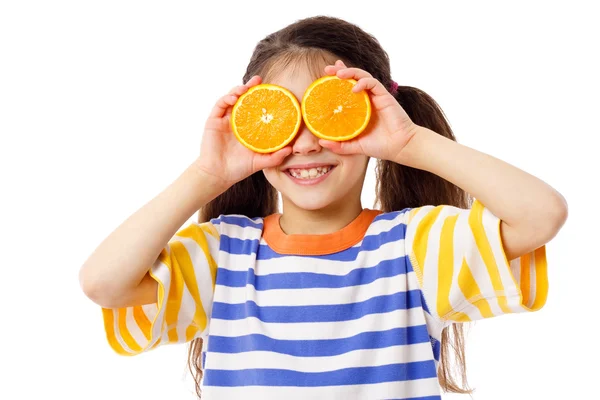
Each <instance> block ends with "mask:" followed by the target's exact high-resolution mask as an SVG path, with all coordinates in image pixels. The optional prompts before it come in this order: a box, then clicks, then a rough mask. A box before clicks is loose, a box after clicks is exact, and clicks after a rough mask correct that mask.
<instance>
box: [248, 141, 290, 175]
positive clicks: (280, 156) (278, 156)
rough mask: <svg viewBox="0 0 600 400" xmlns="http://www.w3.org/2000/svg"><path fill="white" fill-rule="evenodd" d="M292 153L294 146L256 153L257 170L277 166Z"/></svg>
mask: <svg viewBox="0 0 600 400" xmlns="http://www.w3.org/2000/svg"><path fill="white" fill-rule="evenodd" d="M290 154H292V146H285V147H284V148H283V149H280V150H277V151H276V152H274V153H269V154H258V153H257V154H256V162H255V163H256V165H255V170H257V171H260V170H262V169H265V168H270V167H276V166H278V165H280V164H281V163H282V162H283V160H284V159H285V158H286V157H287V156H289V155H290Z"/></svg>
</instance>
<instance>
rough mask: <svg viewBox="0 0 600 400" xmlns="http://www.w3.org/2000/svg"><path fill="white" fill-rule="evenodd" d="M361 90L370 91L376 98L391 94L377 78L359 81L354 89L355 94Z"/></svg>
mask: <svg viewBox="0 0 600 400" xmlns="http://www.w3.org/2000/svg"><path fill="white" fill-rule="evenodd" d="M361 90H369V91H371V93H373V94H374V95H375V96H383V95H386V94H390V92H388V91H387V89H386V88H385V87H383V85H382V84H381V82H379V81H378V80H377V79H375V78H361V79H359V80H358V82H357V83H356V85H354V87H353V88H352V91H353V92H354V93H358V92H360V91H361Z"/></svg>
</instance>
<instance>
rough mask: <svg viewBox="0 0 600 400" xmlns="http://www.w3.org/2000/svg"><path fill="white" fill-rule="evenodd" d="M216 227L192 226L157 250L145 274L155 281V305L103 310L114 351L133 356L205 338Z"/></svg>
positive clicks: (215, 251) (214, 270)
mask: <svg viewBox="0 0 600 400" xmlns="http://www.w3.org/2000/svg"><path fill="white" fill-rule="evenodd" d="M215 226H216V225H214V224H212V223H211V222H206V223H202V224H198V223H191V224H190V225H188V226H186V227H185V228H183V229H181V230H180V231H178V232H177V233H176V234H175V236H173V238H172V239H171V240H170V241H169V243H168V244H167V246H166V247H165V248H164V249H163V250H162V251H161V253H160V255H159V257H158V258H157V260H156V262H155V263H154V264H153V265H152V266H151V268H150V271H149V272H150V276H151V277H152V278H153V279H155V280H156V281H157V282H158V296H157V297H158V300H157V302H156V303H154V304H145V305H141V306H132V307H125V308H117V309H108V308H102V314H103V319H104V329H105V332H106V337H107V339H108V343H109V344H110V346H111V348H112V349H113V350H114V351H116V352H117V353H118V354H120V355H130V356H131V355H136V354H140V353H142V352H145V351H148V350H151V349H154V348H156V347H158V346H160V345H164V344H171V343H185V342H189V341H191V340H193V339H195V338H198V337H202V336H203V335H204V334H205V332H206V331H207V328H208V319H209V317H210V313H211V308H212V298H213V293H214V286H215V280H216V273H217V264H216V262H215V259H216V255H217V252H218V250H219V232H218V230H217V228H216V227H215Z"/></svg>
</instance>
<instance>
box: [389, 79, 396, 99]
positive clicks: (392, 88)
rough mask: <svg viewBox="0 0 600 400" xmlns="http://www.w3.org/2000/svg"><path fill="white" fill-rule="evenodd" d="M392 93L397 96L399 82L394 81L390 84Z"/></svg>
mask: <svg viewBox="0 0 600 400" xmlns="http://www.w3.org/2000/svg"><path fill="white" fill-rule="evenodd" d="M390 93H391V94H392V95H393V96H395V95H396V93H398V83H396V82H395V81H392V84H391V85H390Z"/></svg>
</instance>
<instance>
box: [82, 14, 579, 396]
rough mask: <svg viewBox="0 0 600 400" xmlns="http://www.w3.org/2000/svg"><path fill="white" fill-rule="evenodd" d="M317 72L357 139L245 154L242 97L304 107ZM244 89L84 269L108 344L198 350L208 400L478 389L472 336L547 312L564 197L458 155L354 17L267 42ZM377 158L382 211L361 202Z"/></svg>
mask: <svg viewBox="0 0 600 400" xmlns="http://www.w3.org/2000/svg"><path fill="white" fill-rule="evenodd" d="M325 74H328V75H334V74H335V75H337V76H338V77H340V78H344V79H345V78H353V79H356V80H357V81H358V83H357V84H356V86H355V87H354V89H353V90H355V91H361V90H365V91H367V92H368V93H369V95H370V96H371V100H372V105H373V115H372V119H371V122H370V124H369V127H368V129H367V130H366V131H365V132H363V134H361V135H360V136H359V137H357V138H356V139H354V140H352V141H349V142H342V143H339V142H327V141H323V140H319V139H317V138H316V137H315V136H314V135H312V134H311V133H310V131H309V130H308V129H306V127H304V126H303V127H302V128H301V130H300V131H299V133H298V135H297V137H296V138H295V140H294V141H293V142H292V144H290V145H289V146H288V147H286V148H284V149H282V150H279V151H278V152H276V153H273V154H269V155H264V154H263V155H261V154H256V153H252V152H251V151H250V150H247V149H246V148H245V147H243V146H242V145H241V144H240V143H239V142H238V141H237V140H236V139H235V137H234V135H233V134H232V132H231V131H230V125H229V120H228V119H229V114H230V111H231V107H232V106H233V105H234V104H235V102H236V100H237V99H238V98H239V96H240V95H242V94H243V93H244V92H245V91H247V90H248V88H250V87H252V86H255V85H257V84H259V83H261V82H269V83H273V84H277V85H280V86H283V87H285V88H287V89H289V90H290V91H291V92H292V93H293V94H294V95H295V96H297V98H298V99H299V100H300V99H301V98H302V95H303V93H304V91H305V90H306V88H307V87H308V86H309V85H310V83H311V82H313V81H314V80H315V79H316V78H318V77H320V76H323V75H325ZM243 81H244V82H245V84H244V85H242V86H238V87H235V88H233V89H232V90H231V91H230V92H229V93H228V94H227V95H225V96H223V97H222V98H221V99H219V100H218V102H217V103H216V105H215V107H214V109H213V110H212V112H211V114H210V116H209V118H208V121H207V122H206V126H205V131H204V133H203V137H202V146H201V152H200V156H199V158H198V159H197V160H195V161H194V162H193V163H191V165H190V166H189V168H187V169H186V170H185V171H184V172H183V173H182V174H181V176H180V177H178V179H176V180H175V181H174V182H173V183H172V184H171V185H170V186H169V187H167V188H166V189H165V190H164V191H163V192H162V193H160V194H159V195H158V196H157V197H156V198H154V199H153V200H152V201H150V202H149V203H148V204H146V205H144V206H143V207H142V208H141V209H140V210H138V211H137V212H136V213H135V214H133V215H132V216H131V217H129V218H128V219H127V220H126V221H125V222H124V223H123V224H122V225H121V226H119V227H118V228H117V229H116V230H115V231H114V232H113V233H112V234H111V235H110V236H108V237H107V238H106V239H105V240H104V242H103V243H101V244H100V246H99V247H98V248H97V249H96V251H95V252H94V253H93V254H92V255H91V256H90V257H89V259H88V260H87V261H86V263H85V265H83V267H82V269H81V272H80V281H81V285H82V288H83V291H84V292H85V293H86V294H87V296H89V298H91V299H92V300H93V301H94V302H96V303H97V304H99V305H100V306H101V307H102V311H103V317H104V323H105V329H106V332H107V337H108V342H109V343H110V346H111V347H112V349H114V350H115V351H116V352H117V353H119V354H122V355H134V354H139V353H141V352H144V351H149V350H151V349H155V348H156V347H158V346H160V345H165V344H170V343H191V347H190V353H189V360H188V361H189V364H190V368H191V369H192V371H193V372H195V378H196V390H197V392H198V395H200V391H202V394H203V396H204V398H206V399H234V398H247V399H253V398H259V399H281V398H289V399H292V398H294V399H296V398H297V399H306V398H341V399H352V398H357V399H370V398H373V399H380V398H420V399H425V398H426V399H440V386H441V388H442V389H444V390H445V391H451V392H459V393H468V392H469V391H470V390H469V389H468V387H467V384H466V381H465V369H464V368H465V367H464V354H463V337H462V331H461V324H462V323H464V322H468V321H473V320H477V319H482V318H489V317H494V316H498V315H502V314H507V313H517V312H525V311H534V310H539V309H540V308H541V307H542V306H543V305H544V303H545V301H546V295H547V290H548V283H547V277H546V258H545V254H546V253H545V244H546V243H547V242H548V241H549V240H551V239H552V238H553V237H554V236H555V235H556V234H557V232H558V231H559V229H560V228H561V227H562V225H563V224H564V222H565V219H566V217H567V205H566V202H565V200H564V198H563V197H562V196H561V195H560V194H559V193H557V192H556V191H555V190H554V189H553V188H551V187H550V186H548V185H547V184H545V183H544V182H542V181H541V180H539V179H537V178H535V177H533V176H531V175H529V174H527V173H525V172H523V171H521V170H519V169H517V168H515V167H513V166H511V165H509V164H507V163H505V162H503V161H500V160H498V159H496V158H494V157H491V156H489V155H486V154H483V153H481V152H478V151H476V150H473V149H471V148H468V147H465V146H462V145H460V144H458V143H456V141H455V137H454V135H453V133H452V131H451V129H450V126H449V125H448V123H447V122H446V120H445V118H444V115H443V113H442V111H441V110H440V108H439V107H438V105H437V104H436V102H435V101H434V100H433V99H431V97H429V96H428V95H427V94H425V93H424V92H422V91H421V90H418V89H415V88H412V87H407V86H398V85H397V84H396V83H394V81H393V80H392V78H391V76H390V65H389V60H388V56H387V54H386V52H385V51H384V50H383V49H382V48H381V47H380V45H379V43H378V41H377V40H376V39H375V38H373V37H372V36H370V35H369V34H367V33H366V32H364V31H363V30H361V29H360V28H358V27H357V26H354V25H352V24H350V23H347V22H345V21H342V20H339V19H335V18H329V17H316V18H309V19H305V20H301V21H298V22H296V23H294V24H292V25H290V26H288V27H286V28H284V29H282V30H280V31H278V32H275V33H273V34H271V35H269V36H267V37H266V38H265V39H264V40H262V41H261V42H260V43H259V44H258V46H257V47H256V49H255V51H254V54H253V55H252V58H251V60H250V64H249V65H248V67H247V70H246V74H245V76H244V79H243ZM370 158H376V159H377V160H378V161H377V162H378V165H377V167H378V168H377V194H376V195H377V200H378V204H379V206H380V210H371V209H365V208H363V207H362V205H361V201H360V198H361V190H362V186H363V180H364V178H365V173H366V169H367V163H368V160H369V159H370ZM312 169H315V171H311V173H308V174H307V173H304V174H302V172H303V171H304V170H308V171H310V170H312ZM315 172H316V173H317V176H315ZM303 176H304V177H303ZM278 193H280V194H281V198H282V201H283V213H282V214H279V213H278V200H277V199H278ZM467 193H470V194H471V195H472V196H473V197H474V198H476V199H477V200H475V201H474V202H471V201H470V198H469V195H468V194H467ZM198 210H200V213H199V215H200V221H199V223H192V224H189V225H187V226H186V227H184V228H183V229H181V230H179V229H180V228H181V227H182V225H183V224H184V223H186V221H187V220H188V219H189V218H190V217H191V216H192V215H193V214H194V213H195V212H196V211H198ZM178 230H179V231H178ZM450 356H453V357H455V358H456V360H458V361H459V365H458V367H459V368H458V370H457V371H451V370H450V369H449V367H448V361H449V359H450Z"/></svg>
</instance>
